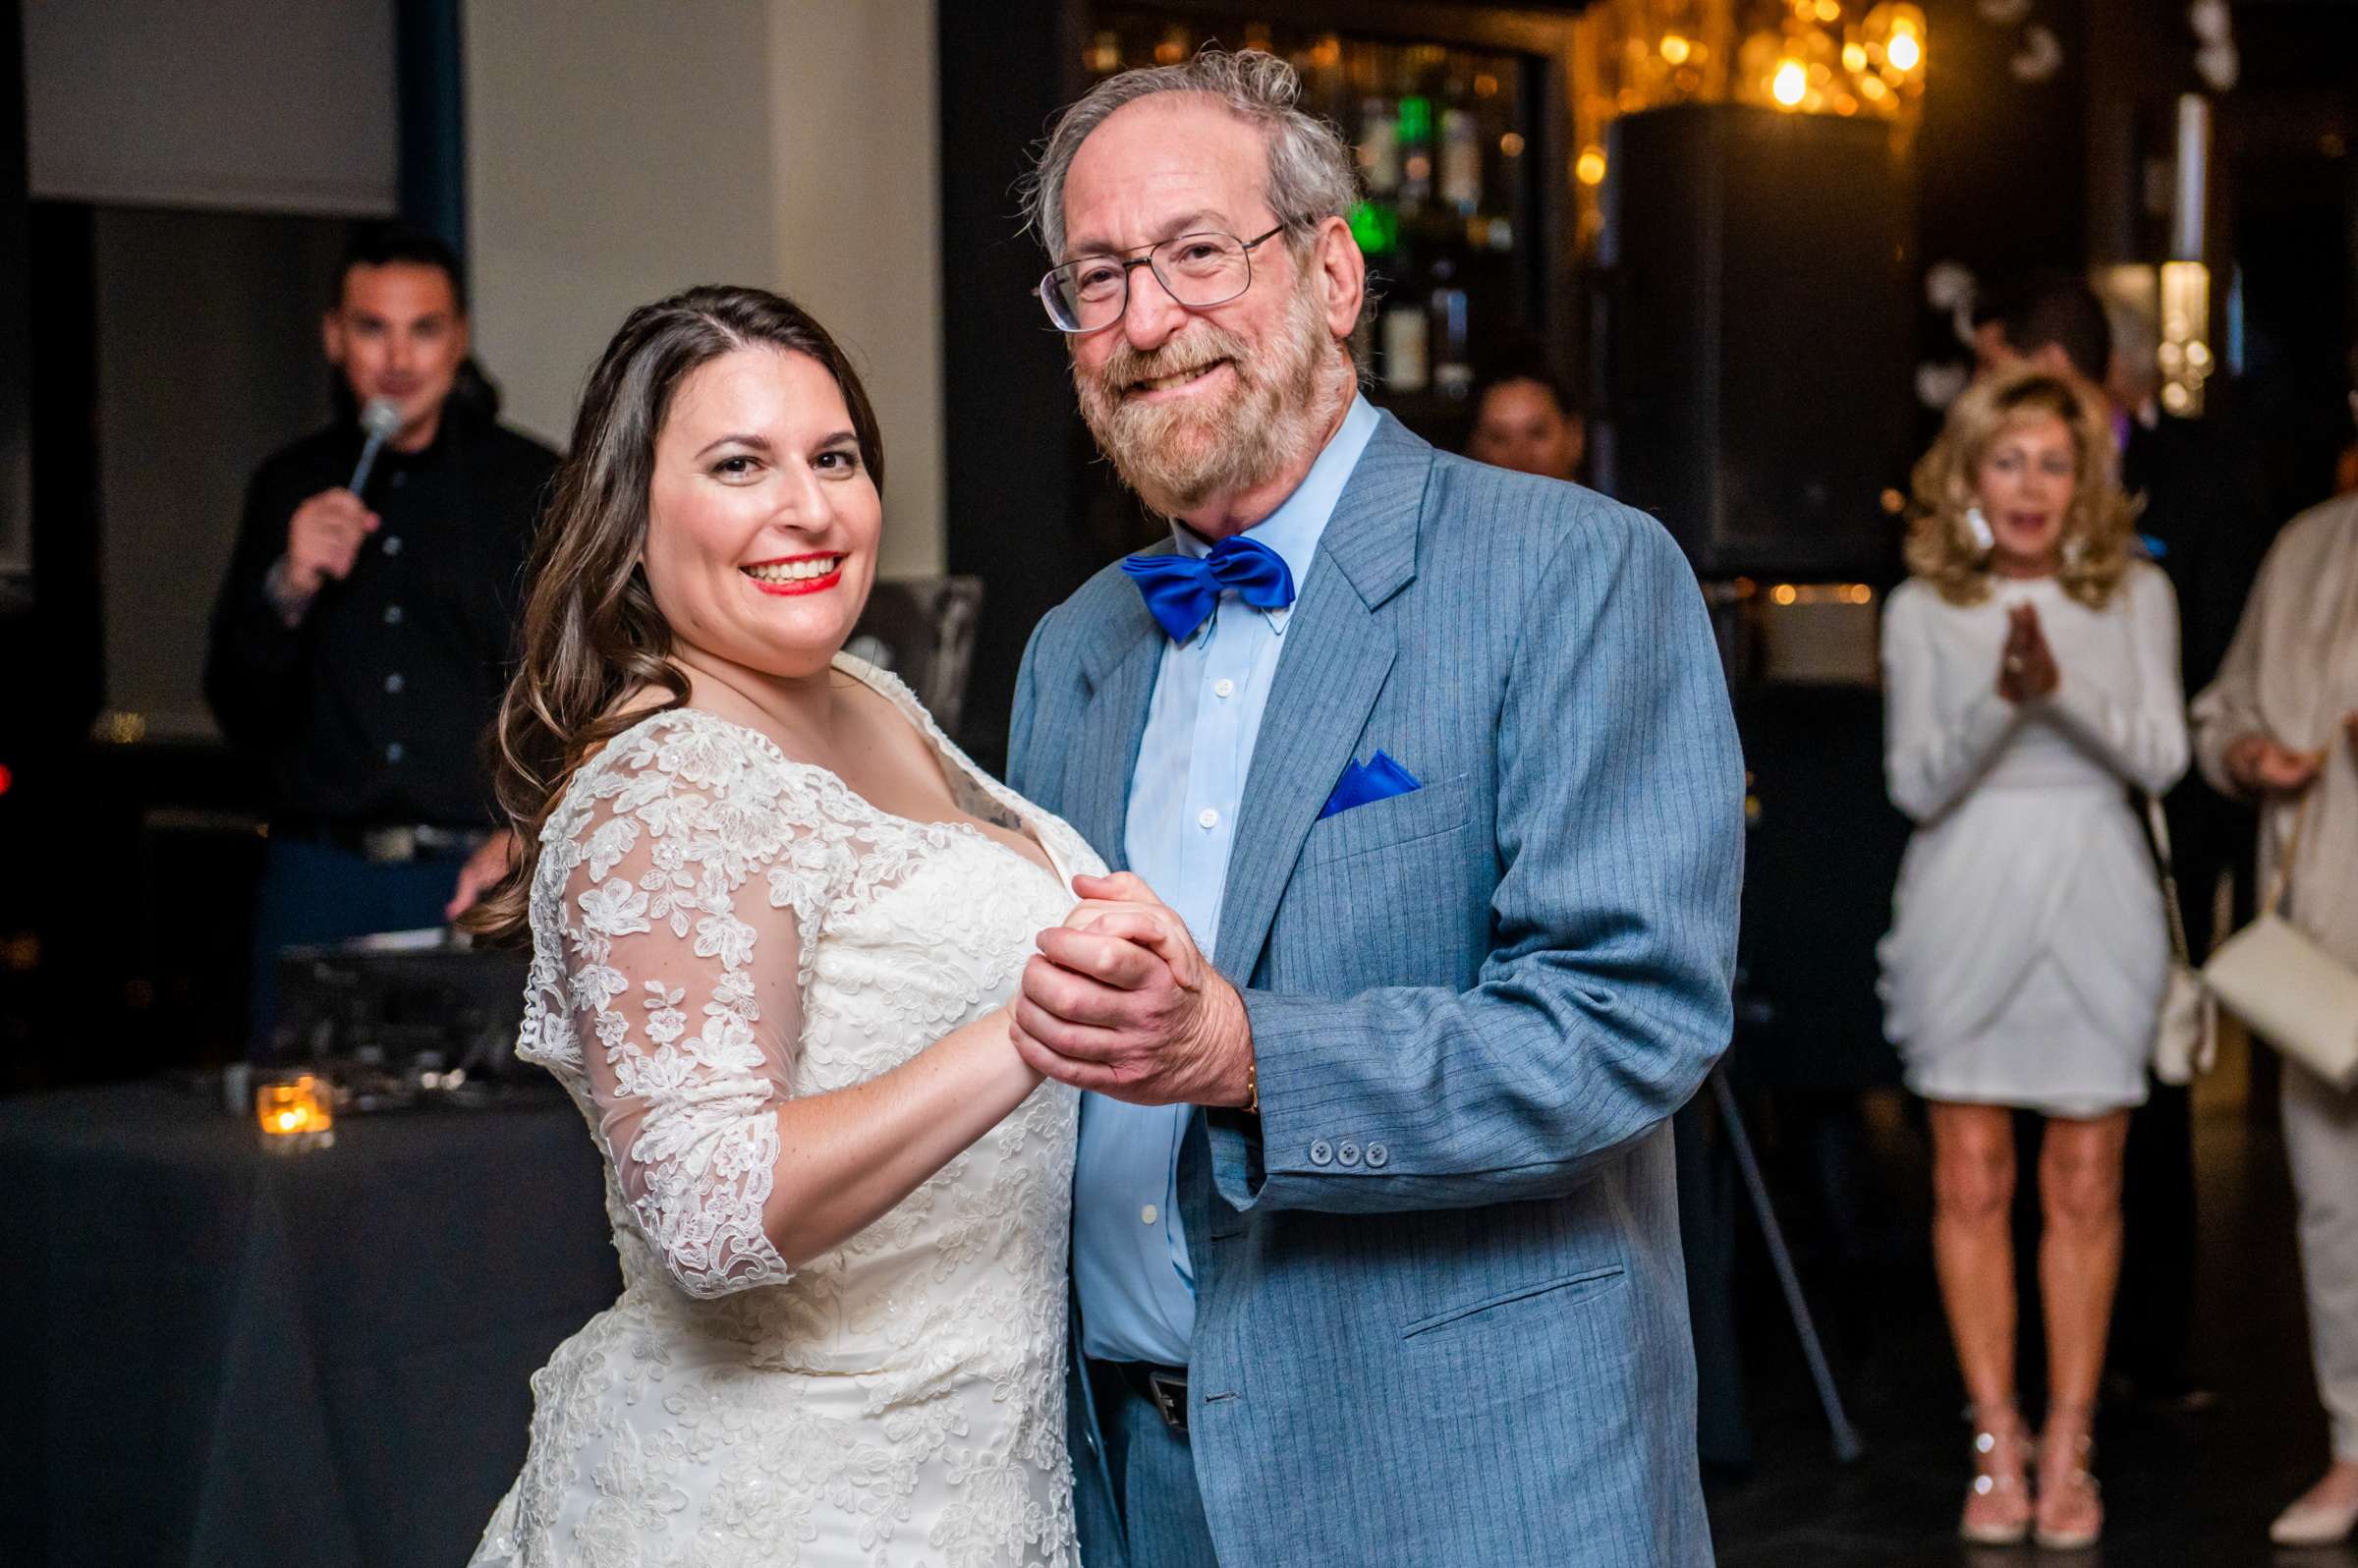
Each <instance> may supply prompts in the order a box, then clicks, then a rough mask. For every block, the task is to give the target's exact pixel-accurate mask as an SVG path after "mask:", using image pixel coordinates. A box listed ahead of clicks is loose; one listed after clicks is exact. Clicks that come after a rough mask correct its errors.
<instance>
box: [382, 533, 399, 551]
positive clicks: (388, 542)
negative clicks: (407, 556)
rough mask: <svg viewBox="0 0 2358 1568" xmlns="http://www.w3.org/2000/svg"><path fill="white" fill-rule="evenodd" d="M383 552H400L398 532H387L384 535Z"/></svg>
mask: <svg viewBox="0 0 2358 1568" xmlns="http://www.w3.org/2000/svg"><path fill="white" fill-rule="evenodd" d="M385 553H386V554H387V555H399V554H400V553H401V535H400V534H398V533H388V534H386V535H385Z"/></svg>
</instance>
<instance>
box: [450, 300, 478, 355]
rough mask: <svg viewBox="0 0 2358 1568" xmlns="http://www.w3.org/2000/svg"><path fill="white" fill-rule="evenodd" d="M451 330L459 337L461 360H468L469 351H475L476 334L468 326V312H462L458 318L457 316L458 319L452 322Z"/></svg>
mask: <svg viewBox="0 0 2358 1568" xmlns="http://www.w3.org/2000/svg"><path fill="white" fill-rule="evenodd" d="M450 329H451V331H452V332H453V333H454V334H456V335H457V337H458V341H459V358H460V359H461V360H465V359H466V358H467V355H468V353H469V351H471V350H472V349H474V347H475V334H474V332H473V331H472V330H471V329H470V328H469V327H468V324H467V315H466V312H465V311H461V312H460V313H459V314H458V316H457V317H456V318H455V319H454V320H453V321H452V322H451V327H450Z"/></svg>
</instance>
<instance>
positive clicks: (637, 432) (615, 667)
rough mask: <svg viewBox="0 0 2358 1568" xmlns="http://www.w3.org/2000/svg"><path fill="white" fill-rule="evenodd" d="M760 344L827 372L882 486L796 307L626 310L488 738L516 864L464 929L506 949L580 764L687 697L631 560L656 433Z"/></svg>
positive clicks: (681, 300) (594, 392)
mask: <svg viewBox="0 0 2358 1568" xmlns="http://www.w3.org/2000/svg"><path fill="white" fill-rule="evenodd" d="M764 347H766V348H772V349H782V350H786V351H788V352H791V353H795V354H807V355H809V356H810V357H811V358H812V359H814V360H816V361H817V362H818V363H819V364H822V365H825V366H826V368H827V372H828V373H829V374H830V375H832V376H834V378H835V384H836V385H837V386H838V387H840V388H842V389H843V402H844V407H845V408H847V409H848V410H850V411H851V416H852V431H853V433H854V435H856V436H857V437H858V438H859V442H860V461H861V462H862V463H863V464H865V465H866V466H867V468H868V473H869V477H870V478H871V479H873V480H874V481H875V484H876V487H877V489H878V490H881V489H882V488H883V485H884V443H883V439H882V437H881V436H880V435H879V433H878V432H877V429H876V416H875V411H874V410H873V409H872V408H870V405H869V401H868V392H867V390H866V389H865V388H863V387H862V386H861V384H860V374H859V372H858V371H857V370H855V369H853V368H852V364H851V361H850V360H849V359H847V358H845V356H844V353H843V350H841V349H840V348H838V347H836V344H835V340H834V339H833V338H832V337H830V336H828V335H827V330H826V328H824V327H822V326H820V325H819V324H818V322H817V321H816V320H814V318H813V317H812V316H811V314H810V312H808V311H806V310H805V309H803V308H801V307H800V306H798V305H796V304H795V303H794V302H793V301H791V300H788V299H785V298H783V297H781V296H779V295H775V294H771V293H768V292H766V291H765V290H761V289H746V288H727V287H714V286H706V287H703V288H696V289H690V290H688V291H686V292H685V293H682V294H675V295H673V296H672V297H671V298H670V299H668V300H658V301H656V302H655V303H654V304H653V305H646V306H642V307H640V308H638V309H636V310H633V311H632V312H631V314H630V318H629V319H628V320H626V321H624V322H623V323H622V330H621V331H619V332H617V333H615V334H614V341H613V342H611V343H609V344H607V345H606V352H605V353H604V354H603V355H601V356H599V358H598V362H597V366H596V368H595V369H593V370H591V371H590V372H589V385H588V386H587V387H586V388H584V390H583V392H582V409H581V413H580V414H579V416H577V417H576V418H575V420H574V422H573V442H572V445H571V447H570V449H569V455H568V456H567V457H566V459H565V463H564V466H563V467H561V468H560V469H558V470H557V478H556V485H555V490H554V493H553V495H552V497H551V499H550V502H549V507H548V512H547V515H546V516H545V517H544V518H543V519H542V520H541V524H540V532H539V534H538V536H537V537H536V538H535V539H534V541H533V556H532V562H531V564H530V565H529V566H528V567H527V568H526V583H525V599H524V625H523V632H522V646H521V648H520V649H519V655H520V656H519V661H518V663H517V666H516V673H515V674H514V675H513V676H512V677H510V678H509V681H508V689H507V693H506V695H505V696H503V697H502V698H501V699H500V703H499V718H498V720H497V722H496V723H495V724H494V725H493V727H492V731H491V736H490V749H491V752H492V758H491V761H492V772H493V787H494V790H495V792H496V794H497V796H498V800H499V806H500V810H501V812H503V813H505V815H506V816H507V819H508V823H509V825H510V826H511V827H512V828H513V829H514V830H515V833H516V836H517V839H518V840H519V841H520V847H521V853H520V854H519V855H518V857H517V859H516V863H515V865H513V866H512V867H510V868H509V869H508V874H507V875H506V876H505V877H503V878H501V880H500V881H499V883H498V884H497V885H496V886H495V887H493V888H492V889H491V890H490V891H489V892H488V893H486V894H485V895H484V896H483V898H482V899H481V901H480V902H478V903H477V904H476V906H475V907H474V908H473V909H471V910H469V911H468V912H467V913H466V914H465V915H464V916H462V917H461V918H460V919H461V924H464V925H465V926H466V927H467V928H468V929H470V930H472V931H474V932H476V933H477V934H478V935H481V936H485V937H488V938H490V939H492V940H494V941H505V940H513V939H516V938H518V937H521V936H522V935H523V934H524V932H525V930H526V928H527V918H528V901H529V898H530V895H531V891H532V885H533V868H534V867H536V866H537V865H538V864H539V860H540V828H541V824H542V823H544V822H545V821H547V819H548V813H549V812H550V811H552V810H553V809H554V808H555V806H556V803H557V801H558V799H559V798H560V797H561V796H563V794H564V793H565V785H566V783H567V781H568V780H570V779H571V778H572V777H573V771H574V769H575V768H577V767H579V766H580V765H581V764H582V760H583V758H584V757H586V756H589V754H590V753H592V752H594V751H596V750H597V748H598V747H600V746H602V745H604V744H605V743H606V742H607V741H609V740H612V739H613V738H614V737H615V736H616V735H619V734H620V733H621V732H622V731H624V730H626V729H628V728H629V727H630V726H631V725H633V724H636V723H638V722H639V721H640V720H641V719H643V718H645V717H646V715H647V714H648V713H651V712H659V711H663V710H665V709H668V708H674V707H678V706H679V705H680V704H681V703H683V702H685V701H687V700H688V678H687V676H686V675H684V674H683V673H681V671H680V669H679V667H678V666H677V665H675V664H674V663H672V661H671V646H672V637H671V627H670V626H669V625H668V624H667V623H666V622H665V621H664V619H663V617H662V615H661V614H660V613H659V612H658V611H657V610H656V609H655V601H654V597H653V595H651V594H650V593H649V592H648V591H647V587H646V571H645V569H644V568H643V567H642V565H641V564H640V562H641V557H642V555H643V554H644V553H645V547H646V498H647V485H648V481H649V480H650V479H651V478H652V476H653V474H654V456H655V437H656V435H657V434H658V433H660V432H661V430H662V428H663V421H664V420H665V418H666V417H667V416H668V415H669V413H670V411H671V400H672V398H673V396H674V395H675V394H676V393H677V392H678V390H679V388H680V384H681V383H682V382H683V381H685V380H686V379H687V378H688V376H689V374H690V373H691V372H692V371H694V370H695V369H696V368H697V367H698V366H700V365H702V364H706V363H708V362H710V361H712V360H716V359H718V358H720V357H721V356H722V355H724V354H729V353H733V352H734V351H736V350H738V349H750V348H764ZM654 688H659V689H661V690H663V691H665V692H668V693H670V694H671V696H670V700H667V701H664V702H661V703H658V704H656V705H654V706H651V707H649V706H645V705H637V704H634V705H633V707H632V709H631V710H630V711H628V712H620V711H617V710H616V704H617V703H618V702H619V701H620V700H621V699H623V698H624V697H626V696H628V695H629V694H631V693H634V692H640V691H646V690H648V689H654Z"/></svg>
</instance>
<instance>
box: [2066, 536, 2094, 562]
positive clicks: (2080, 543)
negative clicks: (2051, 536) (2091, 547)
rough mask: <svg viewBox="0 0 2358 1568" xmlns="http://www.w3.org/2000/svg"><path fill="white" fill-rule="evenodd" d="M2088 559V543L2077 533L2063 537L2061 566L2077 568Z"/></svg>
mask: <svg viewBox="0 0 2358 1568" xmlns="http://www.w3.org/2000/svg"><path fill="white" fill-rule="evenodd" d="M2087 558H2088V541H2087V540H2086V539H2083V538H2081V537H2080V536H2079V535H2078V534H2077V533H2066V534H2064V535H2063V564H2064V565H2065V566H2077V565H2079V564H2080V563H2081V562H2082V561H2084V560H2086V559H2087Z"/></svg>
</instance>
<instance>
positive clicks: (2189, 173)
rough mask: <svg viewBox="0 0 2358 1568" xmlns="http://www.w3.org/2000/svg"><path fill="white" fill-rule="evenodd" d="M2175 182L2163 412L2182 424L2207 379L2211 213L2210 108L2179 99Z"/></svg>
mask: <svg viewBox="0 0 2358 1568" xmlns="http://www.w3.org/2000/svg"><path fill="white" fill-rule="evenodd" d="M2177 132H2178V136H2177V143H2178V144H2177V154H2178V158H2177V179H2176V182H2175V187H2174V189H2173V190H2172V192H2171V201H2170V225H2169V229H2170V234H2169V253H2170V254H2171V255H2172V256H2174V257H2176V259H2175V260H2171V261H2164V262H2162V263H2161V349H2160V351H2159V353H2158V355H2157V358H2158V359H2159V360H2160V362H2161V407H2162V409H2163V410H2164V411H2165V412H2167V413H2169V414H2173V415H2175V416H2177V417H2178V418H2179V419H2182V420H2191V419H2196V418H2198V417H2200V416H2201V414H2202V412H2203V381H2204V379H2205V378H2206V377H2208V376H2209V375H2210V374H2211V370H2212V366H2213V360H2212V356H2211V344H2210V337H2211V269H2210V268H2209V267H2207V266H2205V265H2204V264H2203V256H2204V255H2205V254H2206V251H2205V244H2204V243H2205V241H2206V240H2207V239H2208V238H2209V223H2210V213H2211V197H2210V185H2211V105H2210V103H2209V102H2208V101H2207V100H2206V99H2204V98H2203V97H2202V95H2201V94H2199V93H2193V92H2189V93H2185V94H2183V95H2182V96H2180V97H2179V99H2178V125H2177Z"/></svg>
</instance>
